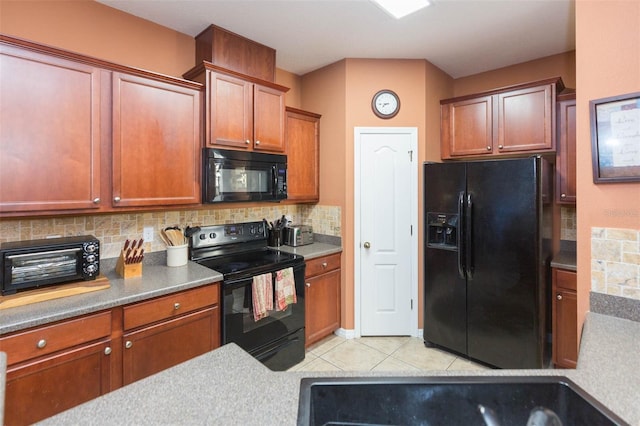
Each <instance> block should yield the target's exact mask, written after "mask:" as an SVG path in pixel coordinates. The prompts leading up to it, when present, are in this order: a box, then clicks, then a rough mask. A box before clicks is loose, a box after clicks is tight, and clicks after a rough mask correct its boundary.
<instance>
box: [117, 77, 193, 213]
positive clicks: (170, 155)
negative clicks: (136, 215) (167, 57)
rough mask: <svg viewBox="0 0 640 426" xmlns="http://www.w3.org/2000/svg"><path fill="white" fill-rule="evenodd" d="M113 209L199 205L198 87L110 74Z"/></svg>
mask: <svg viewBox="0 0 640 426" xmlns="http://www.w3.org/2000/svg"><path fill="white" fill-rule="evenodd" d="M112 80H113V83H112V90H113V102H112V105H113V115H112V117H113V122H112V128H113V131H112V140H113V150H112V158H113V160H112V161H113V172H112V185H113V194H112V202H113V206H114V207H130V206H156V205H180V204H197V203H199V202H200V148H201V144H200V96H201V92H200V90H199V89H198V88H193V87H190V86H181V85H178V84H169V83H165V82H162V81H156V80H151V79H149V78H144V77H139V76H136V75H131V74H124V73H118V72H115V73H113V78H112Z"/></svg>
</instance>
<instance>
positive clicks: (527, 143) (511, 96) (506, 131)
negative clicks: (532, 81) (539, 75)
mask: <svg viewBox="0 0 640 426" xmlns="http://www.w3.org/2000/svg"><path fill="white" fill-rule="evenodd" d="M553 87H554V86H553V85H551V84H546V85H543V86H537V87H531V88H527V89H521V90H514V91H510V92H505V93H500V94H498V95H497V102H498V139H497V145H498V151H499V152H500V153H508V152H514V151H516V152H517V151H535V150H549V149H553V148H555V145H554V141H555V138H554V131H555V121H554V117H555V116H554V98H555V96H554V95H555V92H554V89H553Z"/></svg>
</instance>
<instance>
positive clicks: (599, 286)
mask: <svg viewBox="0 0 640 426" xmlns="http://www.w3.org/2000/svg"><path fill="white" fill-rule="evenodd" d="M591 290H592V291H594V292H599V293H604V294H609V295H614V296H622V297H627V298H630V299H637V300H640V230H637V229H616V228H591Z"/></svg>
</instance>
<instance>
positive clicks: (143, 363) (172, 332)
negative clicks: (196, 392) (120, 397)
mask: <svg viewBox="0 0 640 426" xmlns="http://www.w3.org/2000/svg"><path fill="white" fill-rule="evenodd" d="M122 340H123V342H124V349H123V368H122V370H123V384H124V385H128V384H129V383H132V382H135V381H136V380H140V379H142V378H144V377H147V376H150V375H152V374H155V373H157V372H159V371H162V370H165V369H167V368H169V367H172V366H174V365H176V364H179V363H181V362H184V361H187V360H188V359H191V358H194V357H196V356H198V355H202V354H203V353H205V352H208V351H210V350H213V349H215V348H217V347H218V346H219V345H220V311H219V310H218V308H217V307H211V308H208V309H204V310H202V311H198V312H195V313H191V314H187V315H184V316H182V317H178V318H174V319H172V320H169V321H164V322H161V323H158V324H156V325H153V326H150V327H145V328H142V329H140V330H138V331H134V332H131V333H125V334H124V336H123V338H122Z"/></svg>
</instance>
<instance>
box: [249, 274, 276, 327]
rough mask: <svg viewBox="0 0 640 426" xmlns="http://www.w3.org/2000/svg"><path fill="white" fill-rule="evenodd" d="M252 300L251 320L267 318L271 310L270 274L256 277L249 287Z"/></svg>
mask: <svg viewBox="0 0 640 426" xmlns="http://www.w3.org/2000/svg"><path fill="white" fill-rule="evenodd" d="M251 296H252V297H251V298H252V299H253V320H254V321H258V320H261V319H262V318H264V317H267V316H269V312H268V311H272V310H273V277H272V276H271V273H270V272H269V273H267V274H262V275H256V276H255V277H253V283H252V285H251Z"/></svg>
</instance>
